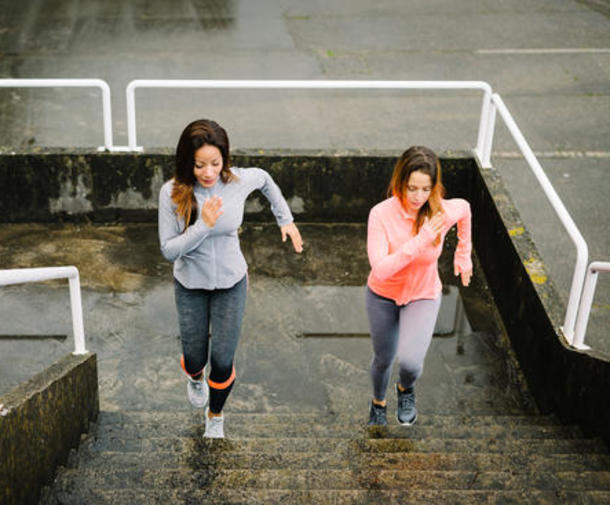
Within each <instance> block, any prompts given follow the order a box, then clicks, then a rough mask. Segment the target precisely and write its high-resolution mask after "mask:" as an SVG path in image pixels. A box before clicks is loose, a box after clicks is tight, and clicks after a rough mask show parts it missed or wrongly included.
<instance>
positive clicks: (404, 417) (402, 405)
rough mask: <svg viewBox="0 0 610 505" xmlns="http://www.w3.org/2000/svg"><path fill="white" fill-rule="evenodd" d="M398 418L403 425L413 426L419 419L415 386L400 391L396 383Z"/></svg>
mask: <svg viewBox="0 0 610 505" xmlns="http://www.w3.org/2000/svg"><path fill="white" fill-rule="evenodd" d="M396 396H397V405H396V419H398V422H399V423H400V424H402V425H403V426H411V425H412V424H413V423H414V422H415V420H416V419H417V409H416V408H415V388H414V387H413V386H411V387H410V388H409V389H405V390H404V391H400V389H398V384H396Z"/></svg>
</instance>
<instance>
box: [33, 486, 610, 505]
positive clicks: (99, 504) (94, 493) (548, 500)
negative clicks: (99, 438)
mask: <svg viewBox="0 0 610 505" xmlns="http://www.w3.org/2000/svg"><path fill="white" fill-rule="evenodd" d="M57 498H58V499H57V500H53V501H41V503H40V505H83V504H85V503H86V504H95V505H134V504H146V505H173V504H176V505H178V504H180V505H183V504H185V503H192V504H208V503H209V504H212V503H213V504H214V505H229V504H230V505H263V504H264V505H303V504H307V505H372V504H383V505H448V504H450V505H483V504H484V505H508V504H515V505H517V504H518V505H540V504H554V503H564V504H578V505H607V504H608V503H610V492H603V491H602V492H600V491H585V492H580V493H576V492H572V491H560V492H556V491H536V490H532V491H528V492H514V491H442V492H439V491H417V490H399V491H398V490H397V491H368V492H367V491H336V490H334V491H315V490H310V491H273V490H252V489H247V490H226V491H203V490H195V491H189V490H179V491H168V490H154V491H148V492H147V491H146V490H140V489H138V490H133V489H132V490H113V491H104V490H95V489H93V490H81V492H80V493H79V494H78V495H66V494H61V493H59V496H57Z"/></svg>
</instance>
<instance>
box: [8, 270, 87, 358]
mask: <svg viewBox="0 0 610 505" xmlns="http://www.w3.org/2000/svg"><path fill="white" fill-rule="evenodd" d="M52 279H68V280H69V282H70V310H71V311H72V331H73V332H74V352H73V354H75V355H78V354H86V353H87V351H86V349H85V329H84V326H83V307H82V301H81V293H80V280H79V275H78V269H77V268H76V267H73V266H67V267H43V268H14V269H9V270H0V286H9V285H11V284H23V283H26V282H41V281H50V280H52Z"/></svg>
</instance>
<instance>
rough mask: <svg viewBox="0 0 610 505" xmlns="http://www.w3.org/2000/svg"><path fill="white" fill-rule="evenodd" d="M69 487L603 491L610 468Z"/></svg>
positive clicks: (297, 475) (79, 481) (103, 482)
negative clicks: (574, 470) (592, 470)
mask: <svg viewBox="0 0 610 505" xmlns="http://www.w3.org/2000/svg"><path fill="white" fill-rule="evenodd" d="M57 483H58V485H59V488H60V489H64V490H66V491H70V490H74V489H78V488H79V487H81V486H85V485H86V486H90V487H92V488H100V489H127V488H132V487H134V486H135V487H140V488H148V487H150V488H154V489H182V488H185V487H188V488H193V487H194V488H195V489H202V488H208V489H212V490H213V489H238V488H253V489H283V490H296V489H302V490H311V489H319V490H324V489H346V490H347V489H371V490H374V489H430V490H439V489H442V490H497V491H500V490H504V491H509V490H513V489H538V490H555V489H563V490H571V491H576V490H591V491H594V490H597V491H610V471H609V472H558V473H548V472H544V473H543V472H540V473H523V474H513V473H510V472H455V471H446V472H417V471H413V472H411V471H395V470H373V469H367V470H362V471H343V470H262V471H250V470H219V469H215V470H209V471H206V470H197V471H189V470H186V469H184V470H174V471H171V470H170V471H157V470H139V471H115V472H93V471H86V472H80V473H78V472H76V471H74V470H67V471H65V472H64V473H63V475H62V476H61V477H60V478H59V479H58V481H57Z"/></svg>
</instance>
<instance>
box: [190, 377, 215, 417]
mask: <svg viewBox="0 0 610 505" xmlns="http://www.w3.org/2000/svg"><path fill="white" fill-rule="evenodd" d="M186 377H187V378H188V382H187V384H186V393H187V395H188V397H189V401H190V402H191V405H192V406H193V407H197V408H198V409H202V408H204V407H205V406H206V405H207V404H208V398H209V396H210V389H209V387H208V383H207V382H206V381H205V379H204V378H203V377H202V378H201V379H199V380H198V381H196V380H193V379H191V377H189V376H188V375H187V376H186Z"/></svg>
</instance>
